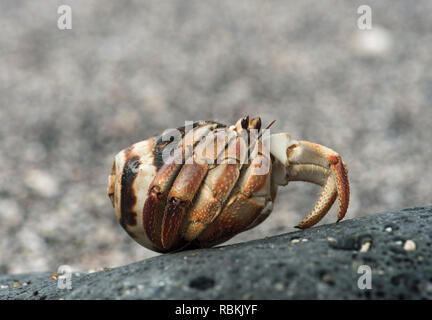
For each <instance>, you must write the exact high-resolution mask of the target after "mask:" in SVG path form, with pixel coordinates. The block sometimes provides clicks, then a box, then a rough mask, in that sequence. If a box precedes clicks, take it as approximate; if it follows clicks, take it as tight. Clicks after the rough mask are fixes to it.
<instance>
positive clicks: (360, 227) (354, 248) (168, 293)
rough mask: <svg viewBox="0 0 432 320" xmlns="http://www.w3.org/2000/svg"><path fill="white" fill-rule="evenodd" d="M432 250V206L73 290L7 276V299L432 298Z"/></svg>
mask: <svg viewBox="0 0 432 320" xmlns="http://www.w3.org/2000/svg"><path fill="white" fill-rule="evenodd" d="M413 243H414V244H415V247H413V246H412V244H413ZM431 245H432V206H429V207H416V208H409V209H403V210H400V211H392V212H386V213H382V214H377V215H372V216H367V217H361V218H356V219H352V220H346V221H342V222H340V223H338V224H330V225H324V226H320V227H316V228H311V229H308V230H305V231H298V232H292V233H287V234H284V235H281V236H276V237H271V238H266V239H262V240H255V241H250V242H246V243H241V244H235V245H230V246H225V247H216V248H212V249H206V250H191V251H186V252H178V253H174V254H166V255H162V256H158V257H153V258H149V259H146V260H143V261H140V262H136V263H133V264H130V265H126V266H123V267H118V268H113V269H108V270H104V271H101V272H95V273H91V274H80V275H76V274H73V278H72V289H71V290H67V289H58V288H57V281H53V280H50V274H24V275H3V276H0V285H1V287H2V289H0V299H63V298H64V299H421V298H426V299H431V298H432V264H431V262H432V249H431V248H432V247H431ZM361 265H368V266H369V267H370V268H371V270H372V278H371V279H372V280H371V285H372V288H371V289H370V290H369V289H363V290H361V289H359V288H358V285H357V283H358V279H359V277H360V276H362V273H358V268H359V266H361ZM23 283H25V285H23ZM6 286H7V287H6Z"/></svg>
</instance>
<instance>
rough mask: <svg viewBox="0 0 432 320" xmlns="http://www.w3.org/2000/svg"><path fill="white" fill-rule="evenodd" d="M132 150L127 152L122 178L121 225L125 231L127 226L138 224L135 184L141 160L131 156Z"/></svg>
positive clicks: (130, 148)
mask: <svg viewBox="0 0 432 320" xmlns="http://www.w3.org/2000/svg"><path fill="white" fill-rule="evenodd" d="M132 149H133V147H129V148H127V149H126V150H125V155H126V162H125V164H124V167H123V173H122V177H121V202H120V207H121V216H120V224H121V225H122V227H123V228H124V229H126V226H135V225H136V224H137V219H136V213H135V212H134V210H133V208H134V206H135V204H136V201H137V196H136V194H135V191H134V188H133V182H134V180H135V178H136V176H137V175H138V167H139V164H140V158H139V157H138V156H131V155H132Z"/></svg>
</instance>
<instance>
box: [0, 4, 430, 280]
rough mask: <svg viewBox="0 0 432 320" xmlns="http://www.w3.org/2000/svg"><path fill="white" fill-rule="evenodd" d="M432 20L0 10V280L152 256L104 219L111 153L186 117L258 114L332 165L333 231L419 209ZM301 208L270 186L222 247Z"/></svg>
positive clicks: (416, 8)
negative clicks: (267, 197)
mask: <svg viewBox="0 0 432 320" xmlns="http://www.w3.org/2000/svg"><path fill="white" fill-rule="evenodd" d="M61 4H68V5H70V6H71V8H72V15H73V24H72V27H73V28H72V30H64V31H60V30H59V29H58V28H57V19H58V17H59V15H58V14H57V8H58V6H59V5H61ZM361 4H368V5H370V6H371V7H372V19H373V20H372V22H373V29H372V30H370V31H360V30H359V29H358V27H357V19H358V17H359V15H358V14H357V8H358V6H359V5H361ZM431 17H432V2H431V1H412V2H411V1H402V0H401V1H367V3H365V2H364V1H358V2H357V1H350V2H343V1H295V2H293V1H284V0H281V1H273V2H271V3H270V2H263V1H84V0H83V1H30V0H28V1H13V0H9V1H6V0H5V1H1V2H0V119H1V125H0V237H1V241H0V273H21V272H30V271H56V270H57V267H58V266H59V265H62V264H68V265H70V266H72V268H74V269H76V270H88V269H97V268H101V267H113V266H119V265H123V264H127V263H130V262H133V261H137V260H140V259H143V258H146V257H150V256H153V255H155V253H153V252H151V251H149V250H147V249H145V248H143V247H140V246H139V245H138V244H136V243H135V242H134V241H133V240H132V239H131V238H129V237H128V236H127V235H126V233H125V232H124V231H123V230H122V229H121V227H120V225H119V224H118V223H117V221H116V220H115V217H114V212H113V209H112V207H111V203H110V201H109V199H108V197H107V196H106V182H107V176H108V174H109V171H110V169H111V164H112V159H113V156H114V154H116V153H117V152H118V151H119V150H120V149H123V148H125V147H127V146H128V145H130V144H132V143H134V142H137V141H140V140H143V139H145V138H147V137H149V136H152V135H155V134H159V133H161V132H162V131H163V130H164V129H165V128H168V127H177V126H181V125H183V124H184V121H185V120H199V119H202V120H208V119H210V120H216V121H220V122H223V123H228V124H229V123H232V122H234V121H235V120H236V119H237V118H239V117H241V116H243V115H245V114H250V115H251V116H255V115H261V116H262V117H263V120H264V123H268V122H270V121H271V120H273V119H276V120H277V122H276V124H275V125H274V126H273V130H274V131H288V132H290V133H291V134H292V135H293V136H295V137H297V138H299V139H304V140H310V141H314V142H317V143H321V144H324V145H327V146H329V147H331V148H333V149H335V150H337V151H338V152H340V153H341V155H342V156H343V159H344V161H345V162H346V163H347V164H348V166H349V168H350V181H351V190H352V191H351V192H352V198H351V204H350V208H349V212H348V214H347V218H352V217H356V216H362V215H367V214H374V213H377V212H380V211H384V210H388V209H396V208H402V207H408V206H414V205H424V204H431V201H432V170H431V168H432V151H431V146H432V144H431V135H432V126H431V123H432V54H431V52H432V19H431ZM318 193H319V188H317V187H315V186H313V185H308V184H304V183H292V184H290V185H289V186H287V187H286V188H283V189H280V192H279V194H278V198H277V202H276V205H275V210H274V212H273V214H272V215H271V216H270V217H269V218H268V220H266V221H265V222H264V223H263V224H262V225H261V226H259V227H257V228H255V229H254V230H251V231H249V232H247V233H244V234H241V235H239V236H237V237H236V238H234V239H233V240H231V241H230V242H236V241H246V240H249V239H256V238H261V237H264V236H269V235H274V234H280V233H284V232H287V231H291V230H293V228H292V227H293V226H294V225H295V224H296V223H298V222H299V221H300V220H301V219H302V217H303V216H304V215H306V214H307V212H308V211H309V210H310V209H311V207H312V205H313V202H314V201H315V199H316V197H317V195H318ZM335 220H336V211H335V209H333V210H332V211H331V212H330V214H329V215H328V216H327V217H326V218H325V220H324V221H323V222H322V223H331V222H334V221H335Z"/></svg>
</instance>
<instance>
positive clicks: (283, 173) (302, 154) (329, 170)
mask: <svg viewBox="0 0 432 320" xmlns="http://www.w3.org/2000/svg"><path fill="white" fill-rule="evenodd" d="M271 153H272V155H273V156H274V157H275V159H276V162H275V166H274V172H273V175H275V177H278V179H275V181H276V183H277V184H278V185H286V184H287V183H288V182H289V181H306V182H312V183H315V184H318V185H320V186H322V191H321V195H320V197H319V198H318V200H317V202H316V203H315V206H314V208H313V209H312V211H311V212H310V213H309V214H308V215H307V216H306V218H304V219H303V221H302V222H301V223H300V224H299V225H298V226H297V227H298V228H300V229H305V228H308V227H311V226H313V225H314V224H316V223H317V222H318V221H320V220H321V219H322V218H323V217H324V216H325V215H326V213H327V212H328V211H329V210H330V208H331V206H332V205H333V203H334V201H335V200H336V198H338V199H339V211H338V221H339V220H342V219H343V218H344V216H345V213H346V211H347V209H348V202H349V183H348V169H347V167H346V165H345V164H344V163H343V161H342V158H341V157H340V155H339V154H338V153H337V152H335V151H333V150H332V149H330V148H327V147H324V146H322V145H319V144H316V143H312V142H308V141H296V140H294V139H292V138H291V136H290V135H288V134H287V133H280V134H274V135H272V136H271Z"/></svg>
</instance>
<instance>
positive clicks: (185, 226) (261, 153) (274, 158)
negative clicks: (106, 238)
mask: <svg viewBox="0 0 432 320" xmlns="http://www.w3.org/2000/svg"><path fill="white" fill-rule="evenodd" d="M290 181H306V182H312V183H315V184H318V185H320V186H322V192H321V195H320V196H319V198H318V200H317V202H316V203H315V206H314V207H313V209H312V211H311V212H310V213H309V215H307V216H306V217H305V218H304V219H303V221H302V222H300V224H299V225H298V226H297V227H298V228H300V229H304V228H308V227H310V226H312V225H314V224H315V223H317V222H318V221H319V220H320V219H322V218H323V217H324V215H325V214H326V213H327V212H328V211H329V210H330V208H331V206H332V205H333V203H334V201H335V200H336V198H338V199H339V211H338V221H339V220H341V219H343V217H344V216H345V213H346V211H347V208H348V202H349V183H348V169H347V166H346V165H345V163H344V162H343V161H342V159H341V156H340V155H339V154H338V153H336V152H335V151H333V150H331V149H330V148H327V147H324V146H322V145H319V144H315V143H312V142H308V141H298V140H295V139H293V138H292V137H291V136H290V135H289V134H288V133H276V134H270V129H269V126H268V127H267V128H265V129H261V119H260V118H259V117H256V118H253V119H249V117H244V118H240V119H239V120H238V121H237V122H236V123H235V124H234V125H231V126H225V125H223V124H220V123H217V122H214V121H197V122H190V123H186V125H185V126H184V127H180V128H177V129H169V130H165V132H164V133H163V134H161V135H160V136H157V137H152V138H149V139H147V140H145V141H141V142H138V143H136V144H133V145H132V146H130V147H128V148H126V149H124V150H122V151H120V152H119V153H118V154H117V155H116V156H115V160H114V163H113V167H112V170H111V174H110V176H109V181H108V196H109V197H110V199H111V202H112V205H113V207H114V210H115V213H116V216H117V219H118V221H119V222H120V224H121V226H122V227H123V228H124V229H125V230H126V232H127V233H128V234H129V235H130V236H131V237H132V238H133V239H135V241H137V242H138V243H140V244H141V245H143V246H144V247H146V248H149V249H151V250H154V251H157V252H170V251H177V250H183V249H186V248H197V247H198V248H203V247H211V246H214V245H217V244H219V243H222V242H224V241H226V240H228V239H230V238H232V237H233V236H235V235H236V234H238V233H240V232H243V231H246V230H248V229H251V228H253V227H255V226H256V225H258V224H260V223H261V222H262V221H264V220H265V219H266V218H267V217H268V216H269V214H270V213H271V211H272V209H273V203H274V200H275V197H276V193H277V189H278V186H284V185H287V184H288V182H290Z"/></svg>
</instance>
